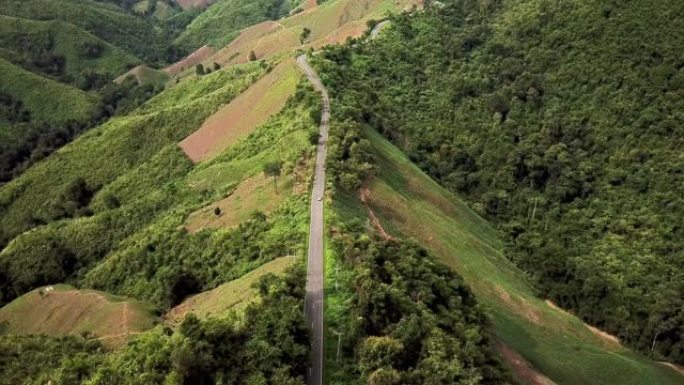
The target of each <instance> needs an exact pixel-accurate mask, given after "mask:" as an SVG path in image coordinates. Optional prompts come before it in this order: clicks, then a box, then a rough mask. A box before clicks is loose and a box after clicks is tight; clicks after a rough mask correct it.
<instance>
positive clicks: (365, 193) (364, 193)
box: [359, 187, 394, 240]
mask: <svg viewBox="0 0 684 385" xmlns="http://www.w3.org/2000/svg"><path fill="white" fill-rule="evenodd" d="M369 197H370V190H369V189H368V187H361V189H360V190H359V199H360V200H361V202H362V203H363V204H364V206H366V210H367V211H368V218H369V219H370V221H371V223H372V224H373V227H375V230H377V231H378V232H379V233H380V235H381V236H382V237H383V238H384V239H386V240H392V239H394V238H392V236H391V235H389V233H387V231H385V228H384V227H382V223H380V220H379V219H378V217H377V216H376V215H375V213H374V212H373V210H372V209H371V208H370V206H368V203H367V202H368V198H369Z"/></svg>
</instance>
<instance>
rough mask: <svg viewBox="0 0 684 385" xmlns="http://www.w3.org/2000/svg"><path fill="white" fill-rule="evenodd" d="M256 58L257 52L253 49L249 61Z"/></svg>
mask: <svg viewBox="0 0 684 385" xmlns="http://www.w3.org/2000/svg"><path fill="white" fill-rule="evenodd" d="M256 60H257V56H256V53H255V52H254V50H251V51H250V52H249V61H256Z"/></svg>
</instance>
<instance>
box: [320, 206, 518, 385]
mask: <svg viewBox="0 0 684 385" xmlns="http://www.w3.org/2000/svg"><path fill="white" fill-rule="evenodd" d="M334 210H335V212H336V213H337V212H339V211H340V210H345V208H344V207H343V206H340V205H336V207H334ZM335 218H336V219H329V223H330V225H331V226H333V227H334V229H335V231H334V234H335V235H334V236H333V238H332V249H331V250H330V251H331V252H330V253H328V254H329V255H328V258H329V261H330V259H333V260H334V261H335V262H334V263H335V273H334V276H333V274H332V273H328V276H329V279H328V285H327V288H326V290H328V292H331V291H332V292H334V294H332V295H330V294H329V295H328V298H331V297H333V298H334V299H333V302H332V303H330V304H328V305H327V309H326V310H327V313H326V314H327V323H328V339H327V343H328V362H329V363H331V365H333V364H332V363H333V362H334V366H333V367H332V368H331V369H332V373H329V374H328V382H330V383H335V384H341V383H360V382H359V381H361V382H363V383H367V384H438V383H440V384H441V383H448V384H473V383H477V384H505V383H508V380H507V379H506V375H505V374H504V371H503V370H502V369H501V364H500V363H499V362H498V360H497V359H496V358H495V353H494V347H493V343H492V342H493V339H492V337H491V335H490V334H489V333H490V332H489V329H488V325H489V323H488V320H487V317H486V316H485V314H484V313H483V312H482V311H481V309H480V308H479V306H478V305H477V303H476V301H475V297H474V295H473V294H472V293H471V292H470V290H469V289H468V288H467V287H466V286H465V284H464V283H463V280H462V278H461V277H459V276H458V275H456V274H455V273H454V272H453V271H451V270H449V269H448V268H447V267H445V266H443V265H441V264H438V263H436V262H435V261H434V260H433V258H432V256H430V255H428V253H427V252H426V251H425V250H424V249H423V248H421V247H420V246H418V245H416V244H414V243H412V242H405V241H397V240H389V241H388V240H381V239H379V238H371V237H369V236H368V235H367V234H366V233H365V230H364V228H363V226H362V222H361V221H359V220H358V216H356V219H353V220H350V221H348V222H344V221H345V219H344V218H343V217H339V216H338V217H335ZM328 266H330V265H328ZM340 267H341V269H340ZM340 270H342V273H341V274H340ZM333 277H334V278H333ZM331 278H332V279H331ZM331 280H334V282H335V285H334V286H332V285H330V282H331ZM333 287H334V288H333ZM338 344H339V347H337V349H339V351H338V352H335V347H336V346H337V345H338ZM338 354H339V356H338Z"/></svg>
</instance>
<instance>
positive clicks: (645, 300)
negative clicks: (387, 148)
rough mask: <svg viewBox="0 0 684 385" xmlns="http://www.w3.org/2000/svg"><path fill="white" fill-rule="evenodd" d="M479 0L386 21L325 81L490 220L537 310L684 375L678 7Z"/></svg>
mask: <svg viewBox="0 0 684 385" xmlns="http://www.w3.org/2000/svg"><path fill="white" fill-rule="evenodd" d="M488 4H489V5H488V6H482V7H474V6H473V7H460V6H456V5H454V4H453V3H451V2H447V3H445V6H444V7H435V8H433V9H431V10H428V11H426V12H425V13H422V14H419V15H415V16H404V17H397V18H393V20H392V24H393V26H392V27H391V28H389V29H388V30H387V31H385V32H384V34H385V38H382V39H379V40H378V41H376V42H373V43H371V44H369V45H368V46H365V47H360V48H358V49H357V50H356V52H352V51H353V50H351V49H349V48H344V49H333V50H330V51H329V53H328V54H327V55H326V57H327V58H328V60H329V61H327V62H324V63H322V68H323V69H324V71H323V72H324V73H325V76H326V80H327V81H328V83H329V84H330V85H331V88H332V91H333V92H334V93H335V94H336V95H337V98H338V100H339V101H341V102H342V103H344V104H345V108H344V110H346V112H347V113H348V114H349V115H347V116H349V117H350V118H351V119H353V120H355V121H357V122H359V123H360V124H364V125H369V126H372V127H373V128H375V129H376V130H377V131H379V132H381V133H382V134H383V135H384V136H385V137H387V138H389V139H390V140H392V141H393V142H394V143H396V144H397V145H398V146H399V147H401V148H402V150H403V151H405V153H406V154H407V155H408V156H409V157H410V158H411V160H413V161H414V162H416V163H417V164H418V165H419V166H420V168H421V169H422V170H424V171H425V172H427V173H428V174H429V175H430V176H431V177H433V178H435V179H436V180H438V181H439V182H440V183H441V184H442V185H444V186H445V187H447V188H449V189H450V190H451V191H452V192H456V193H458V194H459V195H461V196H463V197H464V198H465V199H466V200H467V201H468V202H469V204H471V205H472V207H473V208H474V209H475V210H476V211H477V212H478V213H480V214H481V215H483V216H484V217H485V218H487V219H488V220H490V221H492V223H494V225H495V226H496V229H497V231H498V233H499V234H500V235H501V237H502V239H503V242H504V244H505V255H506V257H507V258H508V259H509V260H511V261H513V262H514V263H516V264H517V266H519V267H520V268H522V269H523V270H524V271H525V273H526V274H527V275H528V276H529V277H530V278H531V279H532V281H533V283H534V285H535V289H536V290H538V293H539V295H540V296H541V297H542V298H549V299H551V300H553V301H554V302H556V303H557V304H559V305H560V306H561V307H563V308H566V309H568V310H570V311H572V312H573V313H576V314H577V315H578V316H579V317H581V318H582V319H583V320H585V321H587V322H589V323H590V324H592V325H595V326H598V327H599V328H601V329H604V330H607V331H608V332H610V333H612V334H615V335H616V336H617V337H618V338H620V339H621V340H622V341H623V342H624V343H626V344H627V345H629V346H631V347H634V348H636V349H638V350H640V351H642V352H644V353H646V354H648V355H650V356H652V357H653V358H654V359H658V360H670V361H673V362H677V363H682V362H684V361H683V360H684V340H683V339H682V334H681V332H680V331H681V328H682V325H683V322H684V313H683V312H682V309H684V303H683V302H682V301H684V286H682V285H681V282H683V280H682V277H683V274H684V265H683V264H682V263H683V262H682V261H683V259H682V258H683V256H684V254H682V252H681V247H680V242H679V239H680V238H681V237H679V233H680V232H681V231H682V229H684V226H682V218H684V215H683V214H684V212H682V211H681V210H683V209H684V206H682V204H681V202H682V201H681V197H682V196H683V195H682V191H681V188H682V186H684V183H682V181H681V178H682V174H681V173H680V169H681V161H682V159H681V151H679V148H680V147H681V145H682V143H681V140H682V138H681V135H679V131H680V130H679V127H682V123H683V122H684V115H682V113H681V111H682V106H684V99H683V98H682V97H683V95H682V94H681V92H679V91H678V90H679V89H680V88H681V84H682V79H684V77H683V76H684V62H682V56H681V50H680V49H679V47H680V46H682V44H684V40H682V37H683V36H684V33H682V32H684V23H683V21H682V20H684V19H682V18H681V17H678V16H675V15H681V14H682V13H683V12H684V6H683V4H682V3H681V2H677V1H663V2H658V3H657V4H656V3H651V2H648V1H631V2H629V3H610V4H606V3H604V2H599V1H590V2H583V3H568V2H557V3H553V2H547V1H541V0H538V1H537V0H518V1H512V2H505V3H503V2H502V3H497V2H490V3H488ZM435 36H440V38H439V39H435V38H434V37H435ZM662 36H672V38H668V39H663V38H662ZM347 116H345V117H342V118H341V119H343V118H346V117H347ZM342 175H343V180H346V181H348V182H350V183H347V185H348V186H351V187H354V186H355V183H357V182H355V180H358V177H359V175H358V170H355V169H354V168H353V167H347V169H345V170H343V173H342ZM360 176H362V175H360Z"/></svg>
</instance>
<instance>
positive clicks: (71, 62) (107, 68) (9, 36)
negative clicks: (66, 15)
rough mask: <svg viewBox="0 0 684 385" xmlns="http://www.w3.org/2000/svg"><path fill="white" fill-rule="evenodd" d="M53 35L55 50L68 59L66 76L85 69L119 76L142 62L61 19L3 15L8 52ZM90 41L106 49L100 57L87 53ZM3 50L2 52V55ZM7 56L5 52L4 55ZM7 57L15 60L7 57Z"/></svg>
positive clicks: (0, 42)
mask: <svg viewBox="0 0 684 385" xmlns="http://www.w3.org/2000/svg"><path fill="white" fill-rule="evenodd" d="M48 35H49V36H50V38H51V39H52V42H53V47H52V49H51V52H52V53H54V54H58V55H62V56H64V58H65V59H66V71H65V72H66V75H68V76H71V77H73V78H75V77H77V76H78V74H80V73H82V72H83V71H84V70H90V71H94V72H98V73H103V74H108V75H110V76H116V75H119V74H121V73H122V72H124V71H125V69H126V67H127V66H128V65H134V64H138V63H139V62H140V61H139V60H138V59H137V58H135V57H134V56H133V55H131V54H129V53H127V52H126V51H124V50H122V49H120V48H118V47H115V46H113V45H111V44H109V43H107V42H105V41H103V40H101V39H99V38H97V37H96V36H94V35H92V34H90V33H89V32H86V31H84V30H82V29H80V28H77V27H75V26H73V25H71V24H68V23H65V22H61V21H34V20H28V19H22V18H16V17H10V16H1V15H0V47H3V48H5V49H7V50H8V51H14V52H22V50H24V49H25V47H26V46H27V45H28V46H30V47H35V46H40V44H41V40H42V39H44V38H45V37H46V36H48ZM86 44H90V45H94V44H97V45H99V46H101V47H103V48H104V50H103V52H102V54H101V55H100V56H99V57H98V58H96V59H88V58H85V57H84V55H83V51H84V47H85V45H86ZM1 54H2V52H0V55H1ZM2 56H5V55H2ZM5 59H7V60H11V58H9V57H6V56H5Z"/></svg>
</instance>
